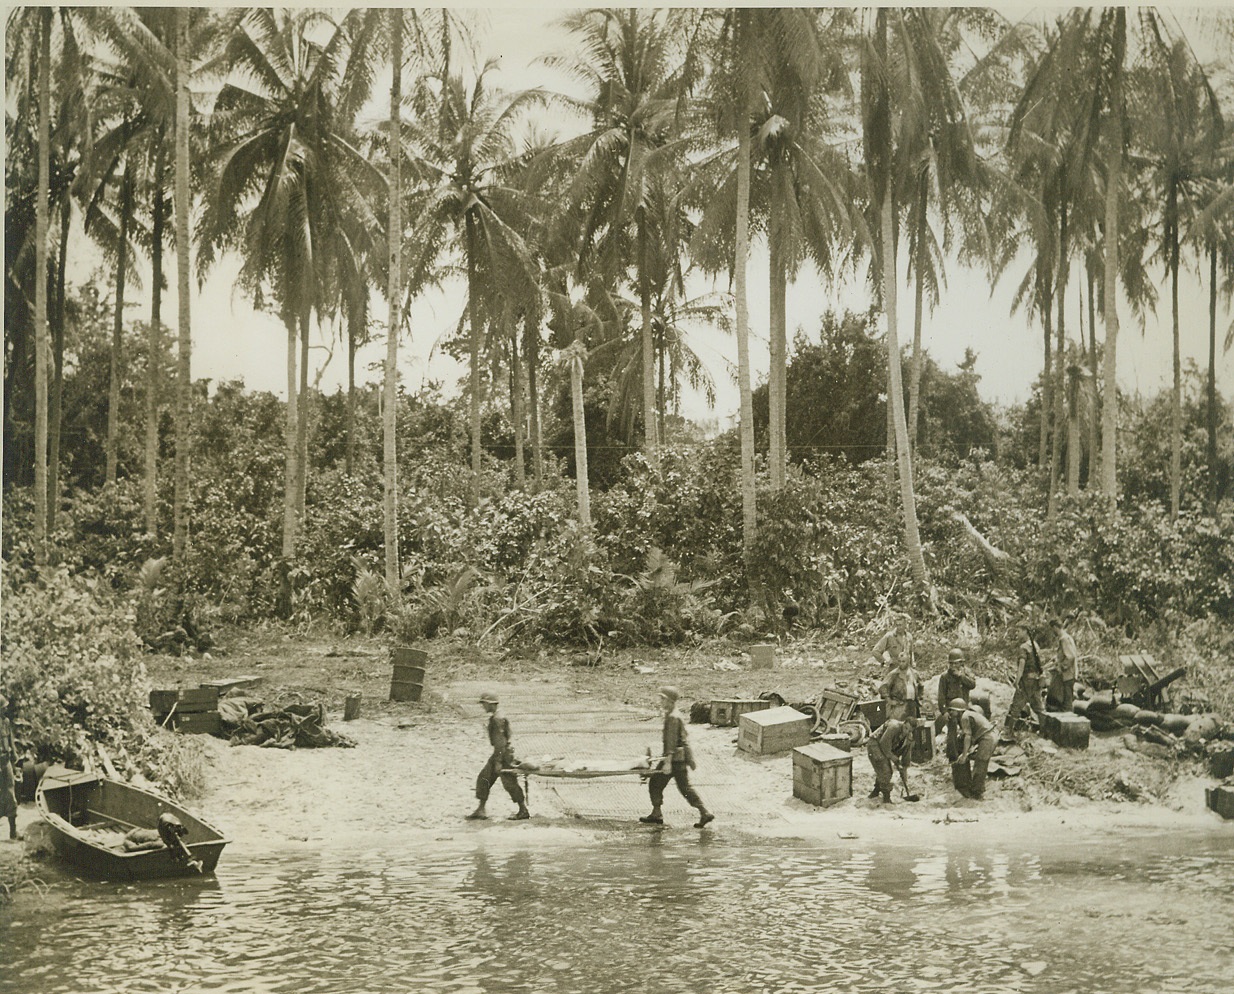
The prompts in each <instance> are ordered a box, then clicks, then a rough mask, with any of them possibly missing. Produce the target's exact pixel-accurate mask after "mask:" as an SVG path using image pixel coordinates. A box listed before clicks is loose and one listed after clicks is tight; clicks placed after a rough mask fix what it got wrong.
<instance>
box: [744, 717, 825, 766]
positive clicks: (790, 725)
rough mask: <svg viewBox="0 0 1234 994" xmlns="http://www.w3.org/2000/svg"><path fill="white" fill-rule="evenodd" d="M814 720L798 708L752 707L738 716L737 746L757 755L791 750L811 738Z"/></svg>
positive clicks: (804, 743) (806, 742)
mask: <svg viewBox="0 0 1234 994" xmlns="http://www.w3.org/2000/svg"><path fill="white" fill-rule="evenodd" d="M812 724H813V721H812V720H811V718H810V717H809V716H808V715H805V714H802V713H801V712H800V711H798V710H797V709H796V708H790V707H781V708H770V709H768V710H766V711H752V712H750V713H749V714H743V715H742V716H741V717H740V718H738V719H737V748H738V749H740V750H742V751H743V752H752V753H754V754H755V755H756V756H770V755H772V754H774V753H777V752H788V750H789V749H794V748H796V747H797V746H803V745H806V744H808V743H809V741H810V726H811V725H812Z"/></svg>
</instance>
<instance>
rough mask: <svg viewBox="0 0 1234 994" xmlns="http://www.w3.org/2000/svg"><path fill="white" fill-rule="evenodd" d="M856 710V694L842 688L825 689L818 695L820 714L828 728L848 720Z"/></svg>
mask: <svg viewBox="0 0 1234 994" xmlns="http://www.w3.org/2000/svg"><path fill="white" fill-rule="evenodd" d="M856 710H857V697H856V695H855V694H846V693H844V692H843V691H842V690H824V691H823V692H822V693H821V694H819V695H818V715H819V717H820V718H821V719H822V720H823V724H825V725H826V726H827V727H828V728H835V727H837V726H838V725H839V724H840V722H842V721H848V720H849V719H850V718H851V717H852V716H853V712H854V711H856Z"/></svg>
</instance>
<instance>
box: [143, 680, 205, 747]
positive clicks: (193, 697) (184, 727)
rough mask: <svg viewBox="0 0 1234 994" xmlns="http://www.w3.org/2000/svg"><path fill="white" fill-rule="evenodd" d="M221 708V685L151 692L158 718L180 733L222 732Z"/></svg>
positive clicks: (155, 716)
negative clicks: (219, 686)
mask: <svg viewBox="0 0 1234 994" xmlns="http://www.w3.org/2000/svg"><path fill="white" fill-rule="evenodd" d="M218 708H219V688H218V687H217V686H213V685H210V686H205V687H197V688H196V689H188V688H178V689H176V690H152V691H150V710H151V711H152V712H153V713H154V720H155V721H156V722H158V723H159V724H160V725H163V724H166V726H167V727H168V728H173V729H175V730H176V731H177V732H188V733H204V734H207V735H218V734H219V733H220V732H221V731H222V727H223V726H222V722H221V721H220V720H219V710H218Z"/></svg>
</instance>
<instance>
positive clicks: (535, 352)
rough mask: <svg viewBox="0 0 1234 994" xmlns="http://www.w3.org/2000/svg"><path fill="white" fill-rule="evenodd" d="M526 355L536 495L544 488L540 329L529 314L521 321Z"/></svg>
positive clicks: (532, 467)
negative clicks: (541, 432)
mask: <svg viewBox="0 0 1234 994" xmlns="http://www.w3.org/2000/svg"><path fill="white" fill-rule="evenodd" d="M523 336H524V338H525V339H526V341H525V351H526V353H527V401H528V403H529V404H530V406H531V479H532V482H533V483H534V485H535V489H536V493H539V492H540V488H541V487H543V486H544V445H543V441H544V440H543V438H542V437H541V435H540V384H539V380H538V375H539V368H540V329H539V328H538V327H536V325H535V322H534V320H533V318H532V316H531V314H530V313H528V314H527V316H526V317H524V319H523Z"/></svg>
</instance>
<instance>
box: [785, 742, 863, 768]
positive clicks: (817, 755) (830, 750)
mask: <svg viewBox="0 0 1234 994" xmlns="http://www.w3.org/2000/svg"><path fill="white" fill-rule="evenodd" d="M793 753H794V755H795V754H796V753H801V754H802V755H803V756H808V757H809V758H810V759H812V760H814V761H815V762H818V763H834V762H836V761H837V760H841V759H847V760H851V759H852V758H853V754H852V753H851V752H845V751H844V750H843V749H837V748H836V747H835V746H833V745H828V744H827V743H826V742H811V743H810V744H809V745H804V746H798V747H797V748H796V749H794V750H793Z"/></svg>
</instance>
